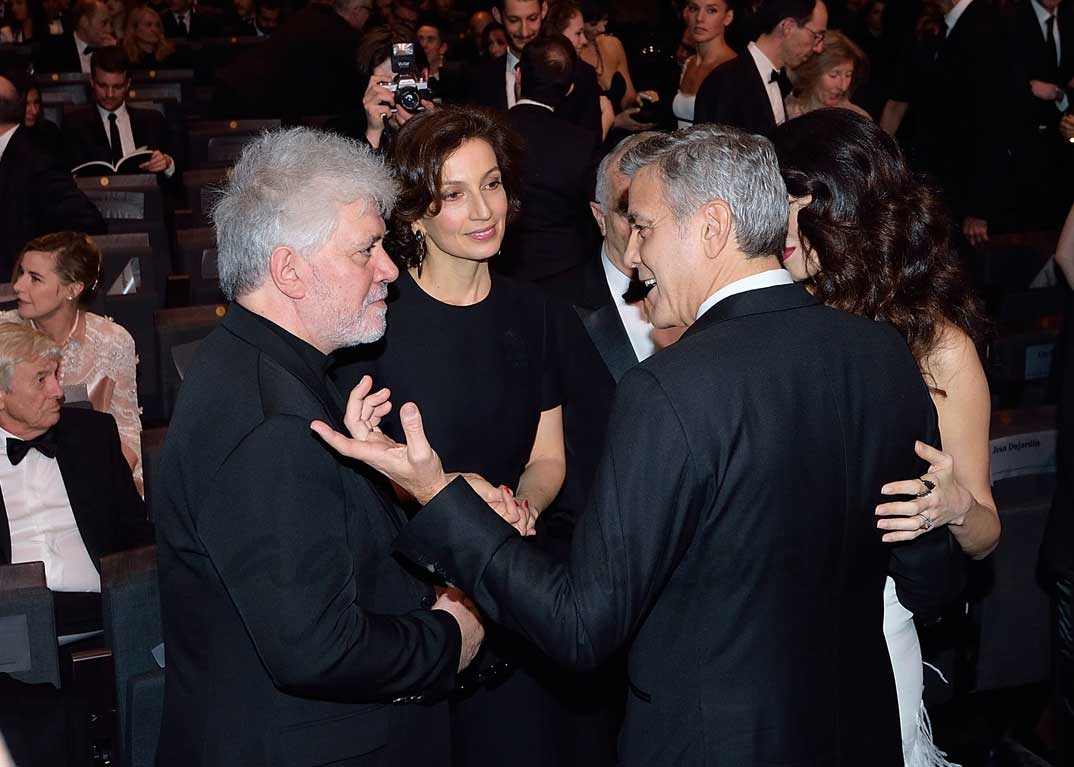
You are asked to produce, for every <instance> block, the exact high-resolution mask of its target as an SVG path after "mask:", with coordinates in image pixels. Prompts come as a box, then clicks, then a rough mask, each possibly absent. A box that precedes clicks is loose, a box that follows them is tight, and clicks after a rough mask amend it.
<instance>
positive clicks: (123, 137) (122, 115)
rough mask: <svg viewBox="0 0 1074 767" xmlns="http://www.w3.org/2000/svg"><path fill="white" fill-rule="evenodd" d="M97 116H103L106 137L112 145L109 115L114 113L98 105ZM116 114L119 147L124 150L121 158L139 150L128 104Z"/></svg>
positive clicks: (122, 105)
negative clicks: (135, 141)
mask: <svg viewBox="0 0 1074 767" xmlns="http://www.w3.org/2000/svg"><path fill="white" fill-rule="evenodd" d="M97 114H99V115H100V116H101V122H102V123H103V124H104V135H105V136H107V137H108V143H109V144H111V143H112V133H111V122H109V120H108V115H110V114H112V113H111V112H109V111H108V110H107V109H104V108H103V107H102V106H100V105H99V104H98V105H97ZM115 114H116V127H117V128H119V146H120V149H121V150H122V151H121V152H120V156H122V157H126V156H127V155H129V154H130V153H131V152H133V151H134V150H135V149H137V148H138V147H137V146H136V145H135V143H134V131H133V130H132V129H131V114H130V112H128V111H127V103H126V102H124V103H122V104H120V105H119V109H117V110H116V113H115Z"/></svg>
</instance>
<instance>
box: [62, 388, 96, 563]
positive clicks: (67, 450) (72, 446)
mask: <svg viewBox="0 0 1074 767" xmlns="http://www.w3.org/2000/svg"><path fill="white" fill-rule="evenodd" d="M55 429H56V461H57V462H58V463H59V465H60V476H61V477H63V485H64V487H65V488H66V489H67V500H68V501H70V503H71V511H72V512H73V513H74V517H75V525H76V526H77V527H78V533H79V535H81V536H82V543H83V544H85V546H86V551H87V552H89V555H90V559H91V560H92V561H93V566H94V567H96V568H97V572H100V571H101V556H102V554H104V552H105V551H107V550H109V549H110V547H108V546H106V543H107V542H106V541H103V540H101V538H102V537H103V535H104V531H103V530H102V529H101V523H102V522H103V521H105V520H104V514H105V511H104V510H103V509H101V508H99V500H101V488H100V486H99V485H97V486H96V487H95V486H94V481H93V480H94V477H98V478H100V477H105V476H108V475H107V473H106V471H105V469H104V468H103V467H101V466H99V465H95V464H96V458H97V457H95V456H87V455H86V453H85V450H79V441H78V435H77V434H69V433H68V430H67V428H66V427H65V426H64V418H63V409H62V408H61V409H60V420H59V422H58V423H57V424H56V426H55ZM106 502H107V500H106Z"/></svg>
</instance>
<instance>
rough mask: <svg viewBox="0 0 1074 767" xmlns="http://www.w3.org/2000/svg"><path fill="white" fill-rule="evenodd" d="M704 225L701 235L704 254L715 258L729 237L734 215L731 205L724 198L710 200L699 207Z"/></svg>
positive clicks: (725, 245)
mask: <svg viewBox="0 0 1074 767" xmlns="http://www.w3.org/2000/svg"><path fill="white" fill-rule="evenodd" d="M701 214H702V216H703V217H704V222H705V226H704V227H703V228H702V231H701V237H702V239H704V240H705V246H706V255H707V256H708V257H709V258H716V257H717V256H718V255H719V254H720V253H721V252H722V251H723V249H724V248H725V247H727V243H728V242H729V241H730V239H731V227H732V225H733V222H734V217H733V216H732V215H731V206H730V205H728V204H727V202H726V201H724V200H710V201H709V202H707V203H705V205H704V207H702V208H701Z"/></svg>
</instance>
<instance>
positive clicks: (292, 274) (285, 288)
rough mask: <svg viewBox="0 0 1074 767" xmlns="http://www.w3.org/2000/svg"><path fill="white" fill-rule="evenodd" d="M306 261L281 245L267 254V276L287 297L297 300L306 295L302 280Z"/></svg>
mask: <svg viewBox="0 0 1074 767" xmlns="http://www.w3.org/2000/svg"><path fill="white" fill-rule="evenodd" d="M304 267H306V263H305V259H303V258H302V256H300V255H299V254H298V253H296V252H295V251H294V250H292V249H291V248H288V247H286V246H283V245H281V246H280V247H278V248H276V249H275V250H273V251H272V255H270V256H269V276H271V277H272V283H273V284H274V285H275V286H276V289H277V290H278V291H280V292H281V293H283V294H284V295H285V296H287V297H288V298H290V299H292V300H294V301H297V300H299V299H302V298H305V297H306V292H307V290H308V286H307V285H306V282H305V281H304V280H303V277H302V275H303V273H304V272H305V268H304Z"/></svg>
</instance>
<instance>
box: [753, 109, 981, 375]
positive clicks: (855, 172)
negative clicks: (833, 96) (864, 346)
mask: <svg viewBox="0 0 1074 767" xmlns="http://www.w3.org/2000/svg"><path fill="white" fill-rule="evenodd" d="M770 138H771V139H772V143H773V144H775V147H776V155H777V156H778V157H779V165H780V171H781V173H782V174H783V180H784V181H785V182H786V184H787V192H788V193H789V194H790V195H791V196H792V197H804V196H806V195H812V197H813V200H812V202H810V203H809V204H808V205H806V206H805V207H804V208H802V209H801V210H800V211H799V213H798V231H799V232H800V234H801V237H802V240H803V243H808V247H806V246H805V245H803V247H804V249H805V250H806V251H807V253H804V254H803V256H808V257H812V258H816V259H817V263H818V266H819V268H820V271H819V272H818V273H817V274H816V275H815V276H814V277H813V278H812V282H813V294H814V295H815V296H816V297H817V298H818V299H819V300H820V301H823V302H824V303H825V304H828V305H830V306H835V307H837V308H839V309H845V310H846V311H849V312H853V313H854V314H860V315H862V316H864V317H869V318H871V319H874V320H884V321H887V322H890V323H891V324H892V325H894V326H895V328H896V329H897V330H898V331H899V332H900V333H901V334H902V335H903V337H904V338H905V339H906V343H907V344H908V345H909V347H910V351H911V352H913V354H914V358H915V359H916V360H917V362H918V366H919V367H921V368H922V372H923V373H926V374H927V371H926V370H925V363H926V360H927V359H928V356H929V354H930V353H931V352H933V351H934V350H935V349H936V346H937V344H938V342H939V340H940V335H941V332H942V329H943V324H944V322H945V321H946V322H950V323H951V324H952V325H955V326H956V327H958V328H959V329H961V330H962V331H964V332H965V333H966V334H967V335H968V336H969V337H970V338H972V339H974V340H978V339H979V337H980V334H981V330H982V319H981V313H980V309H979V307H978V304H977V300H976V298H975V297H974V296H973V294H972V293H971V291H970V290H969V288H968V286H967V280H966V278H965V275H964V274H963V272H962V268H961V265H960V263H959V260H958V257H957V254H956V253H955V252H954V250H953V249H952V246H951V220H950V217H949V215H948V213H947V210H946V208H945V206H944V203H943V198H942V197H941V195H940V193H939V191H938V190H937V189H936V188H935V187H933V186H932V185H931V184H930V183H927V182H926V181H924V180H923V179H922V178H920V177H918V176H917V175H915V174H914V173H913V172H912V171H911V170H910V169H909V167H908V166H907V165H906V162H905V160H904V159H903V156H902V152H901V151H900V150H899V147H898V145H897V144H896V143H895V139H893V138H892V137H891V136H889V135H888V134H887V133H885V132H884V131H883V130H881V129H880V128H879V127H877V126H876V125H875V124H874V123H873V122H872V121H871V120H869V119H867V118H865V117H862V116H860V115H858V114H856V113H854V112H851V111H850V110H847V109H819V110H817V111H815V112H810V113H808V114H805V115H802V116H801V117H798V118H796V119H794V120H789V121H787V122H786V123H784V124H783V125H781V126H779V127H778V128H776V129H775V130H774V131H772V133H771V134H770Z"/></svg>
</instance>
